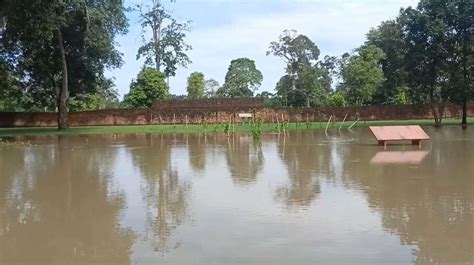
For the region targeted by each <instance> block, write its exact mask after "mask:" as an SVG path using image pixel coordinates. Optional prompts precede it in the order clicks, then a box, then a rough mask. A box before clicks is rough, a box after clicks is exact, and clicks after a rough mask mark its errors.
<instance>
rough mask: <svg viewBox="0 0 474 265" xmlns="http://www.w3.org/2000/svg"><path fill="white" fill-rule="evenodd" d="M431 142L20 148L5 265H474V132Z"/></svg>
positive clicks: (7, 194) (2, 222)
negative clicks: (428, 264) (419, 144)
mask: <svg viewBox="0 0 474 265" xmlns="http://www.w3.org/2000/svg"><path fill="white" fill-rule="evenodd" d="M425 129H426V130H427V132H428V134H429V135H430V136H431V137H432V139H431V141H429V142H425V143H423V145H422V147H421V149H418V147H417V146H411V145H400V144H396V145H389V146H388V148H387V150H383V147H380V146H377V145H375V140H374V139H373V138H372V136H371V134H370V133H369V132H368V129H357V130H353V132H349V131H347V130H342V131H341V132H339V131H337V130H332V131H329V132H328V134H327V135H326V134H325V133H324V131H317V130H315V131H296V132H290V133H289V134H286V135H283V134H264V135H263V138H262V140H261V142H260V143H256V142H254V141H253V140H252V138H250V137H249V136H247V135H245V134H239V135H234V136H231V137H229V138H228V137H227V136H226V135H218V134H211V135H207V136H205V135H202V134H201V135H199V134H189V135H183V134H177V135H172V134H169V135H159V134H153V135H145V134H141V135H139V134H137V135H118V136H113V135H94V136H92V135H88V136H68V137H52V136H50V137H23V138H16V139H10V140H9V141H10V143H9V144H3V145H2V146H0V264H314V263H319V264H387V263H389V264H410V263H416V264H425V263H434V264H436V263H438V264H473V263H474V219H473V215H474V130H472V129H468V130H465V131H463V130H461V129H460V128H458V127H445V128H442V129H440V130H435V129H433V128H430V127H427V128H425ZM20 141H21V142H26V141H29V142H30V143H31V144H21V143H20Z"/></svg>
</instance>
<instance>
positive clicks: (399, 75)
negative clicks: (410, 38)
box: [364, 20, 408, 104]
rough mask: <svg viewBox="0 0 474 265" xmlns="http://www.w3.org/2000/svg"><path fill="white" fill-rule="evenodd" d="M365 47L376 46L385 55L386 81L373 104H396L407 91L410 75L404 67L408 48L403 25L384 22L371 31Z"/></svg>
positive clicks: (378, 89) (383, 59) (383, 69)
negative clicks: (399, 96)
mask: <svg viewBox="0 0 474 265" xmlns="http://www.w3.org/2000/svg"><path fill="white" fill-rule="evenodd" d="M364 45H365V46H369V45H373V46H376V47H378V48H380V49H381V50H382V51H383V52H384V54H385V56H384V57H382V58H381V60H380V64H381V66H382V71H383V74H384V77H385V79H384V81H383V82H382V84H381V85H380V86H378V87H377V89H376V90H375V92H374V95H373V99H372V101H373V103H382V104H393V103H396V102H397V97H398V95H400V94H402V93H404V91H405V90H407V80H406V79H407V75H408V73H407V72H406V71H405V69H404V67H403V65H404V61H405V54H406V48H405V47H406V46H405V37H404V34H403V31H402V25H401V24H400V23H399V22H398V21H397V20H389V21H385V22H382V24H381V25H380V26H378V27H377V28H376V29H372V30H370V31H369V33H368V34H367V41H366V42H365V44H364Z"/></svg>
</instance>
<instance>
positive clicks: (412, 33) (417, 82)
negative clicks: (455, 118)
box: [400, 0, 450, 126]
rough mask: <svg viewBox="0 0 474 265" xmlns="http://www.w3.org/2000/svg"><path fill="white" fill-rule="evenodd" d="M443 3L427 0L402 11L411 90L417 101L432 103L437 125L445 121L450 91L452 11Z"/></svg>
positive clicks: (411, 94) (406, 62)
mask: <svg viewBox="0 0 474 265" xmlns="http://www.w3.org/2000/svg"><path fill="white" fill-rule="evenodd" d="M435 2H436V4H435ZM443 5H444V2H443V3H441V1H431V2H430V1H424V0H423V1H421V2H420V3H419V5H418V8H417V9H414V8H412V7H408V8H407V9H405V10H402V11H401V14H400V21H401V23H402V29H403V31H404V34H405V38H406V45H407V55H406V57H405V58H406V60H405V69H406V71H407V72H408V82H409V84H410V89H409V90H408V93H409V96H410V98H411V99H412V100H413V101H414V102H420V103H430V105H431V106H432V112H433V115H434V119H435V126H440V125H441V121H442V116H443V112H444V104H445V103H446V102H447V101H448V100H449V93H450V92H449V89H448V84H449V63H448V62H449V60H448V59H449V54H448V41H447V36H448V35H447V32H448V25H447V23H446V19H447V15H448V14H447V12H446V11H447V10H446V8H445V7H443ZM438 106H439V107H438Z"/></svg>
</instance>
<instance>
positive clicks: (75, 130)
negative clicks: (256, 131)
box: [0, 118, 474, 137]
mask: <svg viewBox="0 0 474 265" xmlns="http://www.w3.org/2000/svg"><path fill="white" fill-rule="evenodd" d="M460 122H461V121H460V120H459V119H445V120H443V125H459V124H460ZM468 122H469V123H470V124H472V123H473V122H474V118H469V120H468ZM352 123H353V121H346V122H345V123H344V124H342V128H347V127H349V126H350V125H351V124H352ZM326 124H327V123H326V122H321V123H318V122H314V123H309V124H306V123H290V124H288V125H287V127H286V128H285V129H287V130H305V129H325V128H326ZM340 125H341V123H340V122H336V123H331V124H330V126H329V128H339V127H340ZM371 125H425V126H431V125H433V120H389V121H367V122H365V121H359V122H358V123H357V124H356V125H355V126H354V127H366V126H371ZM224 128H225V126H224V125H223V124H219V125H217V124H208V125H188V126H185V125H182V124H177V125H176V126H173V125H133V126H91V127H72V128H70V129H68V130H66V131H58V130H57V129H56V128H51V127H47V128H46V127H34V128H30V127H28V128H0V137H5V136H19V135H77V134H123V133H212V132H220V133H223V132H224ZM250 130H251V126H250V125H248V124H245V125H241V124H236V125H235V126H234V127H233V129H232V127H231V129H230V131H231V132H232V131H235V132H248V131H250ZM262 130H263V131H277V130H278V127H277V124H275V123H274V124H263V125H262Z"/></svg>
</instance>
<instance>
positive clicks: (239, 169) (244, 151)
mask: <svg viewBox="0 0 474 265" xmlns="http://www.w3.org/2000/svg"><path fill="white" fill-rule="evenodd" d="M214 140H215V143H216V144H217V145H218V146H223V147H224V148H225V156H226V159H227V166H228V168H229V171H230V174H231V176H232V180H233V181H234V183H236V184H240V185H247V184H251V183H255V181H257V175H258V173H259V172H260V171H262V169H263V163H264V157H263V153H262V148H261V146H260V143H256V142H254V141H253V140H252V138H251V137H250V136H248V135H231V136H230V137H227V136H216V137H215V138H214Z"/></svg>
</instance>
